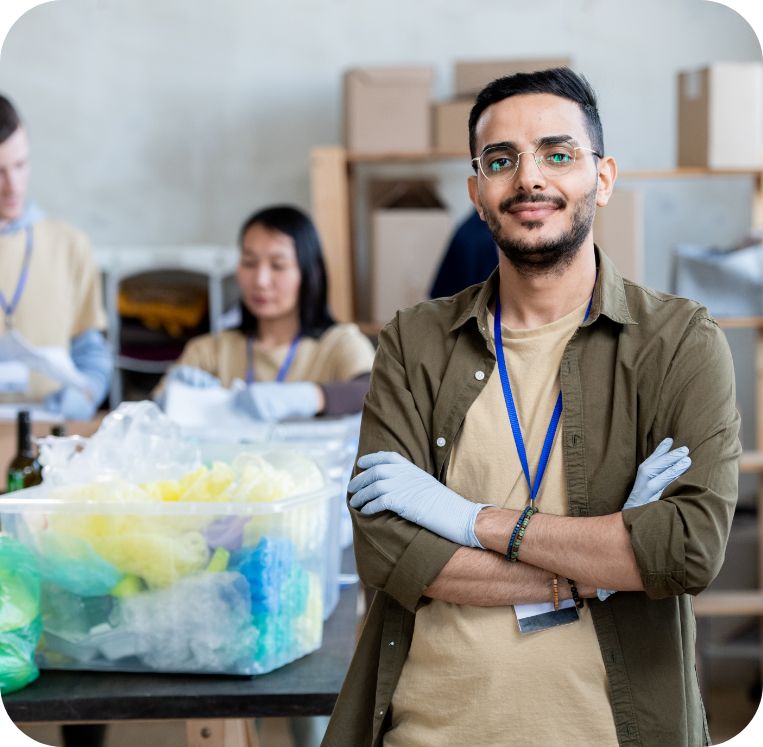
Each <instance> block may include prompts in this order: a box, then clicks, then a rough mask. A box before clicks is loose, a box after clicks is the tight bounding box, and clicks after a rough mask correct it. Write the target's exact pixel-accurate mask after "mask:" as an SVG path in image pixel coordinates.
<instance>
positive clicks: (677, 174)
mask: <svg viewBox="0 0 763 747" xmlns="http://www.w3.org/2000/svg"><path fill="white" fill-rule="evenodd" d="M762 174H763V168H761V169H703V168H676V169H650V170H644V171H639V170H635V171H619V172H618V173H617V178H618V179H691V178H699V177H701V178H704V177H708V176H756V177H760V176H761V175H762Z"/></svg>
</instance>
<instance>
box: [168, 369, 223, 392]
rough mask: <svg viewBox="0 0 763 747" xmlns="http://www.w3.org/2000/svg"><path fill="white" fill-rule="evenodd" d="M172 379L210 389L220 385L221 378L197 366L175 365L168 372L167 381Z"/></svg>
mask: <svg viewBox="0 0 763 747" xmlns="http://www.w3.org/2000/svg"><path fill="white" fill-rule="evenodd" d="M170 381H179V382H180V383H181V384H186V385H188V386H195V387H196V388H198V389H209V388H210V387H219V386H222V385H221V384H220V379H218V378H217V376H213V375H212V374H211V373H209V371H205V370H204V369H203V368H197V367H196V366H186V365H182V366H175V367H174V368H171V369H170V372H169V373H168V374H167V383H169V382H170Z"/></svg>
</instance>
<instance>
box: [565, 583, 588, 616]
mask: <svg viewBox="0 0 763 747" xmlns="http://www.w3.org/2000/svg"><path fill="white" fill-rule="evenodd" d="M567 583H568V584H569V585H570V591H571V592H572V599H573V600H574V602H575V606H576V607H577V608H578V609H579V610H582V609H583V606H584V604H585V602H583V600H582V599H581V598H580V597H579V596H578V589H577V587H576V586H575V582H574V581H573V580H572V579H571V578H568V579H567Z"/></svg>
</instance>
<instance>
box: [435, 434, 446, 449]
mask: <svg viewBox="0 0 763 747" xmlns="http://www.w3.org/2000/svg"><path fill="white" fill-rule="evenodd" d="M437 445H438V446H439V447H440V448H442V447H443V446H445V439H444V438H443V437H442V436H440V438H438V439H437Z"/></svg>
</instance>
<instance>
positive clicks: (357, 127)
mask: <svg viewBox="0 0 763 747" xmlns="http://www.w3.org/2000/svg"><path fill="white" fill-rule="evenodd" d="M433 78H434V71H433V70H432V68H430V67H401V68H358V69H355V70H349V71H348V72H347V73H345V76H344V126H345V144H346V146H347V150H348V151H350V152H352V153H411V152H421V151H426V150H429V149H430V147H431V131H432V126H431V103H432V80H433Z"/></svg>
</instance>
